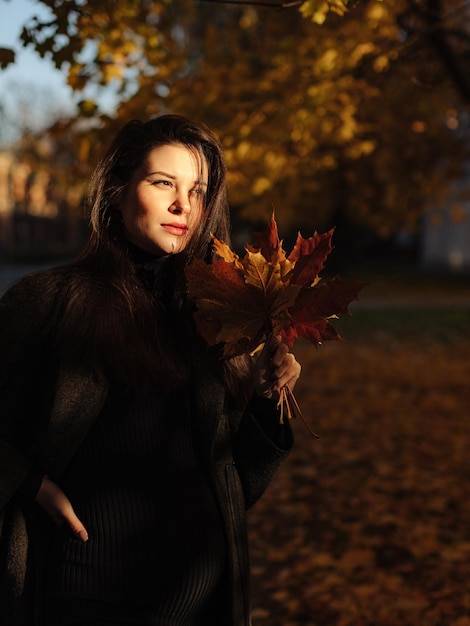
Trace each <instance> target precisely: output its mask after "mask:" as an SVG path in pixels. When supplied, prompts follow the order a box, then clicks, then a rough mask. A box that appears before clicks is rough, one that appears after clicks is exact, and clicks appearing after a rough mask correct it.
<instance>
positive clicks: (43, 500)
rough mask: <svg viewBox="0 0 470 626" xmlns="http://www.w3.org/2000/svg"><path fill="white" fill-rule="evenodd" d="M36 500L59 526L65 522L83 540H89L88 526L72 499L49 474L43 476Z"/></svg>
mask: <svg viewBox="0 0 470 626" xmlns="http://www.w3.org/2000/svg"><path fill="white" fill-rule="evenodd" d="M36 502H37V503H38V504H39V506H41V507H42V508H43V509H44V510H45V511H46V513H48V514H49V515H50V516H51V518H52V520H53V521H54V522H55V524H57V526H61V525H62V524H63V523H64V522H65V523H66V524H68V526H69V527H70V529H71V530H72V532H73V533H74V534H75V535H76V536H77V537H78V538H79V539H80V540H81V541H88V533H87V531H86V528H85V526H84V525H83V524H82V522H81V521H80V520H79V519H78V517H77V516H76V515H75V511H74V510H73V507H72V505H71V503H70V500H69V499H68V498H67V496H66V495H65V493H64V492H63V491H62V489H60V487H58V486H57V485H56V484H55V482H53V481H52V480H51V479H50V478H49V476H44V477H43V479H42V482H41V486H40V487H39V491H38V493H37V495H36Z"/></svg>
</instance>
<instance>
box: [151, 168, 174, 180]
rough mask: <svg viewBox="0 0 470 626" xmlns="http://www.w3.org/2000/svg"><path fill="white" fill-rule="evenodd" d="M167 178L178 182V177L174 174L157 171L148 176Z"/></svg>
mask: <svg viewBox="0 0 470 626" xmlns="http://www.w3.org/2000/svg"><path fill="white" fill-rule="evenodd" d="M156 175H158V176H166V177H167V178H171V180H176V176H173V174H168V172H164V171H162V170H157V171H156V172H148V174H147V176H156Z"/></svg>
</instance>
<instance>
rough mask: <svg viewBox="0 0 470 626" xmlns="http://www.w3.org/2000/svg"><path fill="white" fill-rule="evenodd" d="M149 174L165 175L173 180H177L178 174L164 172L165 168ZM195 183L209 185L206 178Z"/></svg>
mask: <svg viewBox="0 0 470 626" xmlns="http://www.w3.org/2000/svg"><path fill="white" fill-rule="evenodd" d="M147 176H165V177H166V178H170V179H171V180H176V178H177V177H176V176H174V175H173V174H169V173H168V172H164V171H163V170H157V171H155V172H149V173H148V174H147ZM194 184H195V185H204V186H205V187H207V183H206V182H205V181H204V180H195V181H194Z"/></svg>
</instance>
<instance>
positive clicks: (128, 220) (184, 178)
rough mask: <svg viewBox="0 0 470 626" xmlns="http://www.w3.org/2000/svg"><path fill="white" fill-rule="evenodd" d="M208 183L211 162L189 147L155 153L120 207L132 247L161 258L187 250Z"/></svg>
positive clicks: (171, 146) (134, 178)
mask: <svg viewBox="0 0 470 626" xmlns="http://www.w3.org/2000/svg"><path fill="white" fill-rule="evenodd" d="M207 179H208V172H207V164H206V162H205V161H201V159H200V158H199V156H198V155H197V153H195V152H192V151H191V150H189V149H188V148H186V147H185V146H184V145H182V144H179V143H175V144H166V145H163V146H158V147H157V148H153V150H151V151H150V152H149V154H148V155H147V158H146V159H145V161H144V162H143V163H142V165H141V166H140V167H139V168H137V170H136V171H135V172H134V174H133V176H132V178H131V181H130V183H129V185H128V187H127V189H126V190H125V192H124V193H123V195H122V197H121V200H120V202H119V210H120V211H121V214H122V220H123V224H124V229H125V232H126V236H127V238H128V239H129V241H130V242H131V243H133V244H135V245H136V246H139V247H140V248H142V249H144V250H146V251H147V252H150V253H151V254H155V255H159V256H162V255H165V254H172V253H175V252H181V251H182V250H184V248H185V247H186V245H187V243H188V241H189V239H190V237H191V235H192V234H193V232H194V229H195V228H196V227H197V226H198V224H199V222H200V220H201V217H202V213H203V210H204V204H205V195H206V191H207Z"/></svg>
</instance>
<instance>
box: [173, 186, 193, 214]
mask: <svg viewBox="0 0 470 626" xmlns="http://www.w3.org/2000/svg"><path fill="white" fill-rule="evenodd" d="M190 209H191V204H190V201H189V195H188V194H187V193H185V192H182V191H180V192H177V193H176V195H175V198H174V200H173V203H172V205H171V207H170V211H171V213H173V214H175V215H181V214H182V213H187V212H188V211H189V210H190Z"/></svg>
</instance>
